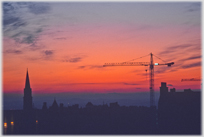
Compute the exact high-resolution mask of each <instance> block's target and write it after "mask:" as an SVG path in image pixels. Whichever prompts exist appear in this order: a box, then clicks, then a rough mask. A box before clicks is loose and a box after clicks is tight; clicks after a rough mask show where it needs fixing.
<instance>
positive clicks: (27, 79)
mask: <svg viewBox="0 0 204 137" xmlns="http://www.w3.org/2000/svg"><path fill="white" fill-rule="evenodd" d="M25 88H30V80H29V76H28V69H27V75H26V83H25Z"/></svg>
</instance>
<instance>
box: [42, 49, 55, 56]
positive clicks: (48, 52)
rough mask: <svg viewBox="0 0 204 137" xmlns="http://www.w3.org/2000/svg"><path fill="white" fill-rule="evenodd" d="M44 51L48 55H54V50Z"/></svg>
mask: <svg viewBox="0 0 204 137" xmlns="http://www.w3.org/2000/svg"><path fill="white" fill-rule="evenodd" d="M44 53H45V55H46V56H51V55H53V53H54V52H53V50H45V51H44Z"/></svg>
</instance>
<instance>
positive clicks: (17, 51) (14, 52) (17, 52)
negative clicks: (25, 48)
mask: <svg viewBox="0 0 204 137" xmlns="http://www.w3.org/2000/svg"><path fill="white" fill-rule="evenodd" d="M4 53H9V54H22V53H23V52H22V51H21V50H12V49H9V50H6V51H4Z"/></svg>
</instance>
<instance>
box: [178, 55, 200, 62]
mask: <svg viewBox="0 0 204 137" xmlns="http://www.w3.org/2000/svg"><path fill="white" fill-rule="evenodd" d="M201 57H202V56H201V55H195V56H191V57H187V58H184V59H181V60H180V61H189V60H194V59H201Z"/></svg>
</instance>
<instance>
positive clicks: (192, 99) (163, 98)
mask: <svg viewBox="0 0 204 137" xmlns="http://www.w3.org/2000/svg"><path fill="white" fill-rule="evenodd" d="M200 94H201V93H200V92H193V91H191V90H190V89H185V90H184V92H176V89H175V88H173V89H170V92H168V87H166V83H165V82H162V83H161V87H160V98H159V103H158V122H159V129H160V133H161V134H201V95H200Z"/></svg>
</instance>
